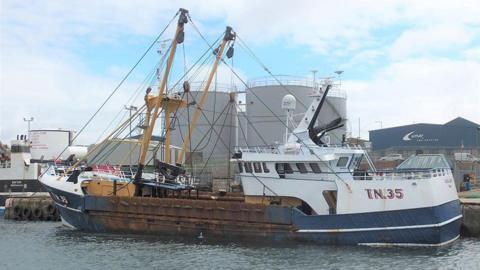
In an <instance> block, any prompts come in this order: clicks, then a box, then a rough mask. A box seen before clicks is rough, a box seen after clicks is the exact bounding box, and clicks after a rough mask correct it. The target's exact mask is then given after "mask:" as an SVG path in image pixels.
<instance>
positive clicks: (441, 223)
mask: <svg viewBox="0 0 480 270" xmlns="http://www.w3.org/2000/svg"><path fill="white" fill-rule="evenodd" d="M460 218H462V215H458V216H456V217H453V218H451V219H449V220H445V221H443V222H440V223H437V224H424V225H410V226H394V227H372V228H352V229H319V230H316V229H304V230H298V231H297V232H301V233H335V232H368V231H384V230H408V229H422V228H436V227H441V226H443V225H446V224H448V223H450V222H453V221H455V220H457V219H460Z"/></svg>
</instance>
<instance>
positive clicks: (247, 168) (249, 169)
mask: <svg viewBox="0 0 480 270" xmlns="http://www.w3.org/2000/svg"><path fill="white" fill-rule="evenodd" d="M245 172H247V173H252V172H253V170H252V163H250V162H245Z"/></svg>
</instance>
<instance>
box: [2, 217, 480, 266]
mask: <svg viewBox="0 0 480 270" xmlns="http://www.w3.org/2000/svg"><path fill="white" fill-rule="evenodd" d="M478 254H480V240H479V239H478V238H463V239H460V240H458V241H456V242H455V243H454V244H452V245H449V246H446V247H441V248H411V247H409V248H406V247H403V248H400V247H387V248H386V247H357V246H355V247H345V246H318V245H305V244H289V245H284V244H283V245H278V244H277V245H264V244H260V245H259V244H257V243H255V241H252V242H246V243H241V244H234V243H221V244H219V243H210V242H207V241H206V240H205V239H184V240H174V239H162V238H158V237H147V236H125V235H112V234H91V233H84V232H79V231H74V230H70V229H68V228H65V227H63V226H62V225H61V224H60V223H58V222H16V221H8V220H3V219H0V269H34V270H40V269H52V270H55V269H62V270H64V269H89V270H96V269H212V268H218V269H392V268H393V269H402V270H403V269H480V256H478Z"/></svg>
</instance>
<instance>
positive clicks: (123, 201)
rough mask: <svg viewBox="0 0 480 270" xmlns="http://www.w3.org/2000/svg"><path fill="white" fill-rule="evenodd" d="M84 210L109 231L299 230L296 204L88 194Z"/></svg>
mask: <svg viewBox="0 0 480 270" xmlns="http://www.w3.org/2000/svg"><path fill="white" fill-rule="evenodd" d="M84 211H86V214H87V215H88V216H89V219H90V220H91V221H93V223H95V228H96V230H98V229H99V228H100V230H101V231H107V232H127V233H136V234H159V235H179V236H185V235H200V234H202V235H205V236H207V235H208V236H216V237H222V238H231V237H257V236H260V237H272V236H278V237H282V238H284V237H286V236H288V235H289V234H290V233H291V232H294V231H295V230H296V228H295V227H294V226H293V225H292V223H293V222H292V211H291V208H290V207H286V206H273V205H271V206H265V205H258V204H247V203H244V202H238V201H216V200H201V199H172V198H149V197H116V196H86V197H85V203H84Z"/></svg>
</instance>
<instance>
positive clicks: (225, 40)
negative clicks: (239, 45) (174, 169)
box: [176, 26, 235, 164]
mask: <svg viewBox="0 0 480 270" xmlns="http://www.w3.org/2000/svg"><path fill="white" fill-rule="evenodd" d="M234 39H235V33H234V32H233V31H232V28H231V27H230V26H227V29H226V30H225V35H224V36H223V40H222V43H221V44H220V46H219V47H218V48H217V49H216V50H214V53H215V54H216V59H215V63H214V64H213V66H212V69H211V70H210V75H209V76H208V80H207V83H206V84H205V88H204V89H203V92H202V96H201V97H200V101H199V102H198V105H197V109H196V110H195V113H194V115H193V118H192V121H191V123H190V127H189V129H188V134H187V136H186V138H185V139H184V141H183V145H182V149H181V150H180V153H179V155H178V158H177V162H176V163H177V164H181V162H182V159H183V156H184V155H185V151H186V149H187V146H188V142H189V141H190V136H191V134H192V132H193V129H194V128H195V125H196V123H197V120H198V118H199V117H200V113H201V110H202V107H203V104H204V103H205V98H206V97H207V93H208V90H209V88H210V84H211V83H212V79H213V75H215V73H216V72H217V67H218V64H219V63H220V60H221V59H222V55H223V51H224V49H225V47H226V46H227V43H229V42H230V41H232V40H234ZM230 49H231V53H230V55H229V52H227V56H228V57H229V58H230V57H231V56H232V54H233V47H230ZM212 128H213V127H212Z"/></svg>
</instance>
